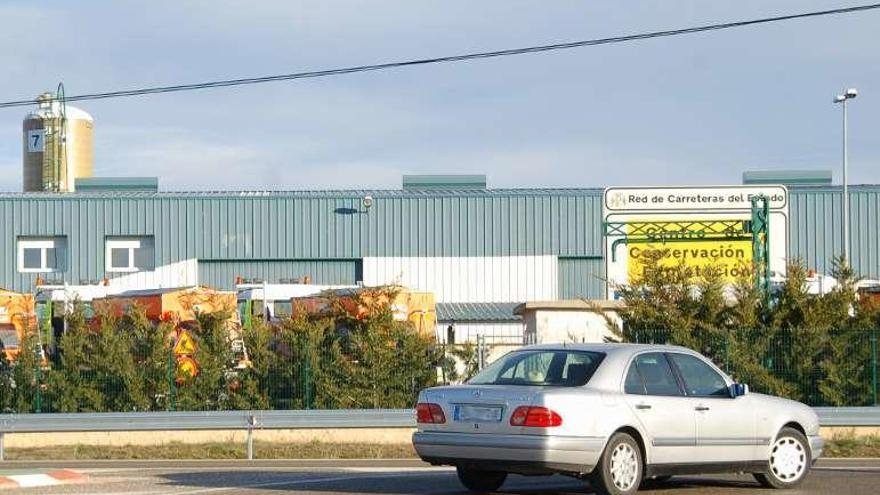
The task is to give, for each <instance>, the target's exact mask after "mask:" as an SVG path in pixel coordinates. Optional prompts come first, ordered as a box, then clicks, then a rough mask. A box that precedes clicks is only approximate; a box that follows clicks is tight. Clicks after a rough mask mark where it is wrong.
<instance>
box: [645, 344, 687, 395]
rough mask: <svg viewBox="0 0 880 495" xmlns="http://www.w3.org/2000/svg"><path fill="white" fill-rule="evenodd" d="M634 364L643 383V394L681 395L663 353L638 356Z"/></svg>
mask: <svg viewBox="0 0 880 495" xmlns="http://www.w3.org/2000/svg"><path fill="white" fill-rule="evenodd" d="M635 364H636V366H637V367H638V369H639V374H640V375H641V376H642V380H643V381H644V382H645V392H647V394H648V395H672V396H676V395H681V389H680V388H679V387H678V382H677V381H676V380H675V375H673V374H672V368H670V367H669V361H668V360H667V359H666V356H664V355H663V353H661V352H649V353H646V354H639V355H638V356H636V359H635Z"/></svg>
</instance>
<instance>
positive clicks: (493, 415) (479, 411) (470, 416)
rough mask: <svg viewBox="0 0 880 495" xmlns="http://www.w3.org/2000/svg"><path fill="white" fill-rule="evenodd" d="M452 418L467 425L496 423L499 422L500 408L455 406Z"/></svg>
mask: <svg viewBox="0 0 880 495" xmlns="http://www.w3.org/2000/svg"><path fill="white" fill-rule="evenodd" d="M453 418H454V419H455V421H462V422H467V423H474V422H476V423H497V422H499V421H501V407H498V406H495V407H491V406H490V407H487V406H464V405H461V406H455V409H454V410H453Z"/></svg>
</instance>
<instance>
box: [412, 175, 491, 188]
mask: <svg viewBox="0 0 880 495" xmlns="http://www.w3.org/2000/svg"><path fill="white" fill-rule="evenodd" d="M418 189H486V176H485V175H477V174H474V175H404V176H403V190H404V191H410V190H418Z"/></svg>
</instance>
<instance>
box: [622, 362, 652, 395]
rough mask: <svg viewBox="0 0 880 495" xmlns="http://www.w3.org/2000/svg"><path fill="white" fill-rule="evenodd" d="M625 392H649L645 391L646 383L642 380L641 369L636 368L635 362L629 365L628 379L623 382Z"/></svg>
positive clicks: (635, 393) (639, 393) (633, 393)
mask: <svg viewBox="0 0 880 495" xmlns="http://www.w3.org/2000/svg"><path fill="white" fill-rule="evenodd" d="M623 392H624V393H625V394H631V395H646V394H647V392H646V391H645V383H644V382H643V381H642V377H641V376H639V370H638V369H636V364H635V363H633V364H631V365H629V371H627V372H626V380H624V382H623Z"/></svg>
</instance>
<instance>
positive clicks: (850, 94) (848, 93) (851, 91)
mask: <svg viewBox="0 0 880 495" xmlns="http://www.w3.org/2000/svg"><path fill="white" fill-rule="evenodd" d="M845 96H846V97H847V98H855V97H856V96H859V90H857V89H856V88H849V89H847V90H846V95H845Z"/></svg>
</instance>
